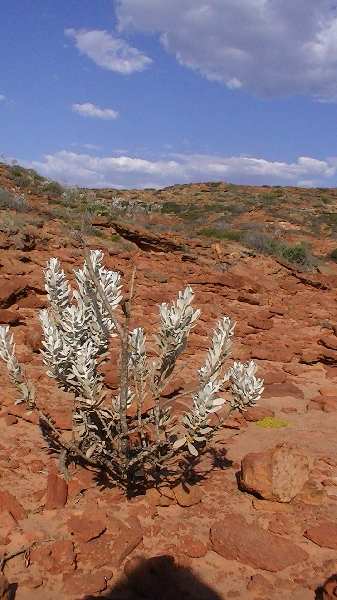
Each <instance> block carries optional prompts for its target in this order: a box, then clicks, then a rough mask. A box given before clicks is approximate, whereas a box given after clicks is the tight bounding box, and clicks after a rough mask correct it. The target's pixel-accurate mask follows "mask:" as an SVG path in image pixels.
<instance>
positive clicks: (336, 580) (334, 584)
mask: <svg viewBox="0 0 337 600" xmlns="http://www.w3.org/2000/svg"><path fill="white" fill-rule="evenodd" d="M321 592H322V600H336V598H337V573H336V574H335V575H332V576H331V577H329V579H327V580H326V582H325V583H324V585H323V586H322V588H321Z"/></svg>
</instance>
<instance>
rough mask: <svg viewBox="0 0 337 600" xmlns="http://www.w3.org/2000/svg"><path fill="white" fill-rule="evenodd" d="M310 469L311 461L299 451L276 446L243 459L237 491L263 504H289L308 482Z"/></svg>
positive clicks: (284, 445)
mask: <svg viewBox="0 0 337 600" xmlns="http://www.w3.org/2000/svg"><path fill="white" fill-rule="evenodd" d="M311 467H312V461H311V460H310V459H309V458H308V456H307V455H306V454H304V453H303V452H301V451H300V450H299V449H298V448H296V447H294V446H290V445H288V444H278V445H277V446H275V447H274V448H270V449H269V450H267V451H266V452H256V453H250V454H247V455H246V456H245V457H244V458H243V460H242V462H241V475H240V487H241V489H243V490H244V491H246V492H250V493H253V494H258V495H259V496H260V497H261V498H263V499H264V500H273V501H276V502H290V500H292V499H293V498H295V496H296V495H297V494H298V493H299V492H300V491H301V489H302V487H303V485H304V483H305V482H306V481H307V480H308V478H309V473H310V469H311Z"/></svg>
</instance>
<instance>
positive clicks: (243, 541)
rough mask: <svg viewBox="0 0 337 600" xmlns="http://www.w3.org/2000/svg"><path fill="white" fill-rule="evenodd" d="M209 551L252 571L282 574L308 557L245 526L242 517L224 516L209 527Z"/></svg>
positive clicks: (259, 529) (288, 543) (281, 540)
mask: <svg viewBox="0 0 337 600" xmlns="http://www.w3.org/2000/svg"><path fill="white" fill-rule="evenodd" d="M211 542H212V547H213V550H214V551H215V552H216V553H217V554H220V556H223V557H224V558H226V559H227V560H238V561H239V562H242V563H244V564H245V565H249V566H251V567H253V568H255V569H264V570H265V571H272V572H277V571H283V569H285V568H286V567H289V566H290V565H293V564H296V563H298V562H301V561H302V560H306V559H307V558H308V556H309V555H308V554H307V552H305V551H304V550H302V548H299V547H298V546H296V545H295V544H293V543H292V542H291V541H290V540H288V539H285V538H282V537H280V536H277V535H274V534H272V533H269V532H268V531H265V530H264V529H262V527H260V526H259V525H257V524H256V523H251V524H248V523H247V521H246V519H245V518H244V517H243V516H242V515H235V514H231V515H227V517H225V519H224V520H223V521H221V522H217V523H215V524H214V525H213V526H212V527H211Z"/></svg>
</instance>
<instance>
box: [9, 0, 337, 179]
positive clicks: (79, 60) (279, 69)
mask: <svg viewBox="0 0 337 600" xmlns="http://www.w3.org/2000/svg"><path fill="white" fill-rule="evenodd" d="M0 16H1V19H0V65H1V66H0V73H1V77H0V154H4V155H5V156H6V157H7V158H8V161H10V160H12V159H16V160H17V161H18V162H19V164H22V165H24V166H27V167H32V168H35V169H36V170H37V171H38V172H39V173H41V174H42V175H45V176H46V177H50V178H52V179H57V180H59V181H61V180H66V181H67V182H68V183H69V184H78V185H80V186H86V187H115V188H124V187H125V188H145V187H156V188H161V187H165V186H168V185H173V184H175V183H190V182H199V181H227V182H231V183H237V184H249V185H263V184H268V185H299V186H304V187H310V186H320V187H337V147H336V117H337V104H336V102H337V3H336V4H334V3H333V2H331V1H328V0H306V2H305V4H304V3H303V0H291V2H290V1H288V0H116V1H115V2H114V1H112V0H99V1H97V0H80V1H79V0H67V1H66V0H63V1H62V0H34V2H33V1H32V0H27V2H25V3H20V6H18V5H17V4H13V3H2V6H1V10H0Z"/></svg>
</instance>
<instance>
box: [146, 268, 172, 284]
mask: <svg viewBox="0 0 337 600" xmlns="http://www.w3.org/2000/svg"><path fill="white" fill-rule="evenodd" d="M144 276H145V277H146V278H147V279H153V280H154V281H158V282H159V283H167V281H168V278H167V277H166V275H163V274H161V273H152V272H151V271H148V272H147V273H144Z"/></svg>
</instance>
